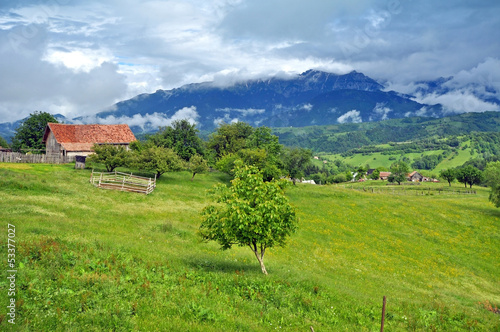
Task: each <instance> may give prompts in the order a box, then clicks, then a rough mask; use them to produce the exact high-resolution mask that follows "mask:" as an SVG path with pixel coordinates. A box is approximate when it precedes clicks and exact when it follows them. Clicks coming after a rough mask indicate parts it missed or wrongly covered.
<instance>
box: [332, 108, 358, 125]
mask: <svg viewBox="0 0 500 332" xmlns="http://www.w3.org/2000/svg"><path fill="white" fill-rule="evenodd" d="M360 114H361V113H360V112H359V111H356V110H352V111H349V112H347V113H345V114H343V115H341V116H339V117H338V118H337V122H338V123H349V122H351V123H361V122H363V120H362V119H361V116H360Z"/></svg>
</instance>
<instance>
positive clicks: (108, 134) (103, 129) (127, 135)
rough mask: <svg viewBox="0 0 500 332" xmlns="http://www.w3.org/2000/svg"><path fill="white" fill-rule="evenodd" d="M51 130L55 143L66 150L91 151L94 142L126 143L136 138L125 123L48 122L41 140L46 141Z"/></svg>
mask: <svg viewBox="0 0 500 332" xmlns="http://www.w3.org/2000/svg"><path fill="white" fill-rule="evenodd" d="M50 132H52V133H53V134H54V136H55V138H56V141H57V143H59V144H61V145H62V146H63V148H64V149H65V150H66V151H91V150H92V146H93V145H94V144H95V143H109V144H127V143H130V142H132V141H135V140H136V138H135V136H134V134H133V133H132V130H130V128H129V126H128V125H126V124H119V125H101V124H90V125H74V124H61V123H48V124H47V127H46V128H45V133H44V135H43V142H44V143H45V142H46V141H47V137H48V135H49V133H50Z"/></svg>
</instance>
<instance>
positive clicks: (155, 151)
mask: <svg viewBox="0 0 500 332" xmlns="http://www.w3.org/2000/svg"><path fill="white" fill-rule="evenodd" d="M134 165H135V166H136V167H137V168H139V169H144V170H147V171H152V172H155V173H156V177H157V178H159V177H160V176H161V175H162V174H164V173H166V172H177V171H180V170H182V169H183V168H184V162H183V160H182V159H181V158H180V157H179V156H178V155H177V154H176V153H175V151H174V150H172V149H169V148H164V147H161V146H149V147H147V148H144V149H143V150H142V151H140V152H137V153H136V155H135V160H134Z"/></svg>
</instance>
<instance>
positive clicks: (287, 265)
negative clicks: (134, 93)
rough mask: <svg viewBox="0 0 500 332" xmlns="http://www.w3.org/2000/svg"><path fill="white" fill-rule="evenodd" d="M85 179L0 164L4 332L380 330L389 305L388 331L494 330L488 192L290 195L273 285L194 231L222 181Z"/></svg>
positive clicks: (496, 268)
mask: <svg viewBox="0 0 500 332" xmlns="http://www.w3.org/2000/svg"><path fill="white" fill-rule="evenodd" d="M89 176H90V171H89V170H74V169H72V165H61V166H57V165H42V164H39V165H38V164H37V165H27V164H0V202H1V203H0V207H1V211H2V212H1V213H2V218H1V220H2V227H3V229H4V230H5V233H4V234H5V236H4V237H3V239H2V240H1V249H0V250H1V251H2V255H4V256H2V257H5V256H6V253H7V244H6V238H7V230H6V229H7V225H6V224H7V223H11V224H14V225H15V226H16V262H17V263H18V274H17V280H16V288H17V291H18V295H17V314H18V316H17V317H16V326H11V324H9V323H8V322H7V319H8V317H7V316H6V315H5V314H6V305H5V304H6V303H7V301H8V300H9V299H8V296H7V288H8V284H7V282H6V281H5V280H6V278H5V276H4V275H2V277H1V281H0V301H1V303H3V305H2V308H3V309H1V311H0V320H1V322H0V329H1V330H16V331H19V330H20V331H82V330H85V331H102V330H117V331H122V330H124V331H128V330H138V331H154V330H169V331H181V330H183V331H268V330H275V329H277V330H280V329H282V330H288V331H307V330H309V326H313V327H314V329H315V330H316V331H375V330H379V329H380V314H381V304H382V297H383V296H384V295H385V296H387V298H388V300H387V313H386V329H387V330H388V331H422V330H429V331H432V330H438V331H443V330H446V331H448V330H451V331H472V330H473V331H495V330H499V329H500V316H499V315H498V314H495V313H493V312H491V311H488V310H486V309H485V305H484V304H486V303H491V304H493V305H497V306H498V305H499V304H500V289H499V287H498V286H499V285H500V273H499V272H500V265H499V262H500V232H499V228H500V225H499V220H500V210H499V209H496V208H494V207H493V205H492V204H490V203H489V202H488V200H487V195H488V191H487V190H486V189H485V188H474V189H476V190H477V195H430V194H429V195H424V196H422V195H419V196H417V195H393V194H384V193H371V192H369V191H363V190H352V189H349V188H344V187H343V186H313V185H297V186H295V187H293V186H291V187H290V188H288V190H287V192H288V195H289V197H290V200H291V202H292V203H293V204H294V205H295V206H296V208H297V211H298V215H299V217H300V224H299V230H298V232H297V233H296V234H294V235H293V236H292V237H291V238H290V241H289V244H288V246H287V247H285V248H273V249H270V250H268V252H267V253H266V257H265V260H266V267H267V269H268V272H269V273H270V274H269V276H267V277H266V276H264V275H263V274H262V273H261V272H260V267H259V266H258V263H257V260H256V259H255V257H252V253H251V252H250V250H248V249H246V248H235V249H232V250H230V251H221V250H219V248H218V246H217V245H216V244H215V243H204V242H201V241H200V239H199V237H198V236H197V234H196V231H197V228H198V226H199V223H200V215H199V212H200V210H201V209H202V208H203V206H205V205H206V204H207V203H208V202H209V201H208V197H207V196H206V189H208V188H210V187H211V186H212V185H213V184H215V183H218V182H221V181H222V182H226V183H227V181H228V179H227V177H225V176H224V175H222V174H220V173H209V174H198V175H196V177H195V179H194V181H189V179H190V174H189V173H187V172H180V173H173V174H164V175H163V176H162V177H161V178H160V179H159V180H158V184H157V188H156V190H155V191H154V192H153V193H152V194H151V195H148V196H145V195H142V194H131V193H122V192H114V191H106V190H100V189H97V188H94V187H93V186H91V185H90V184H89ZM369 184H370V185H378V186H379V187H382V186H383V185H385V183H383V182H381V181H371V182H370V183H369ZM367 185H368V183H363V184H354V185H353V186H354V189H356V188H357V189H362V188H363V186H365V187H366V186H367ZM432 185H433V187H432V189H437V188H440V186H441V187H447V186H448V185H447V184H444V183H441V184H432ZM454 188H457V189H458V188H460V189H461V188H462V187H461V186H458V185H455V186H454ZM405 189H406V188H405ZM3 261H4V262H5V259H4V260H3ZM3 271H6V269H5V268H4V269H3ZM487 301H488V302H487Z"/></svg>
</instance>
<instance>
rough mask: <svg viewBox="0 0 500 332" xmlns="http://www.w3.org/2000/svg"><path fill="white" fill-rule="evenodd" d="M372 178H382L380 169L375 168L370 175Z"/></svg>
mask: <svg viewBox="0 0 500 332" xmlns="http://www.w3.org/2000/svg"><path fill="white" fill-rule="evenodd" d="M370 179H372V180H378V179H380V171H379V170H378V169H376V170H374V171H373V173H372V174H371V175H370Z"/></svg>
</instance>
